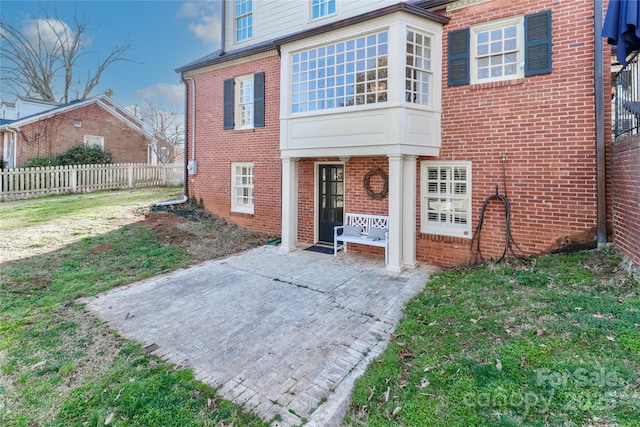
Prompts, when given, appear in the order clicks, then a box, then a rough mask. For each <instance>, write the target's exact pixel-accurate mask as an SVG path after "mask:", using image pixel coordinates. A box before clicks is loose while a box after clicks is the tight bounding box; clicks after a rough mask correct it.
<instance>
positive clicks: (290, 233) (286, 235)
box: [280, 157, 298, 252]
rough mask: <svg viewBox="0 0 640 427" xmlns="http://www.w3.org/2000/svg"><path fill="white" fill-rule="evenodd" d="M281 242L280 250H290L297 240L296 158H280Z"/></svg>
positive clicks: (292, 249) (294, 246) (293, 248)
mask: <svg viewBox="0 0 640 427" xmlns="http://www.w3.org/2000/svg"><path fill="white" fill-rule="evenodd" d="M281 239H282V243H281V244H280V250H282V251H284V252H291V251H294V250H295V249H296V242H297V241H298V159H297V158H295V157H283V158H282V236H281Z"/></svg>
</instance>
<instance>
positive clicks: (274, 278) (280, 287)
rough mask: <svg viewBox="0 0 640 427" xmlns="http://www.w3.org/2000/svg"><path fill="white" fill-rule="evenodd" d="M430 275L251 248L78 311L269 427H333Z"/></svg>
mask: <svg viewBox="0 0 640 427" xmlns="http://www.w3.org/2000/svg"><path fill="white" fill-rule="evenodd" d="M434 271H435V268H433V267H429V266H421V267H419V268H418V269H416V270H413V271H409V272H405V273H402V274H392V273H388V272H387V271H385V269H384V261H383V259H382V258H381V257H371V256H366V255H359V254H352V253H348V254H339V256H338V257H337V258H335V257H334V256H333V255H327V254H321V253H316V252H310V251H304V250H298V251H295V252H291V253H284V252H282V251H280V250H278V248H277V247H274V246H263V247H259V248H256V249H253V250H250V251H247V252H244V253H241V254H239V255H235V256H232V257H229V258H225V259H221V260H216V261H210V262H206V263H203V264H200V265H197V266H194V267H190V268H187V269H182V270H179V271H176V272H173V273H170V274H166V275H163V276H157V277H153V278H150V279H147V280H144V281H141V282H137V283H134V284H131V285H129V286H126V287H122V288H118V289H114V290H112V291H110V292H107V293H104V294H101V295H99V296H97V297H96V298H92V299H88V300H87V301H86V302H87V306H86V308H87V310H88V311H90V312H92V313H94V314H96V315H97V316H98V317H99V318H100V319H102V320H104V321H107V322H108V323H109V325H110V326H111V327H113V328H114V329H116V330H118V331H119V332H120V333H121V334H122V335H123V336H125V337H127V338H130V339H132V340H135V341H138V342H140V343H142V345H143V346H145V347H148V348H149V350H153V352H152V353H153V354H155V355H157V356H160V357H162V358H163V359H165V360H167V361H169V362H171V363H175V364H178V365H181V366H185V367H189V368H192V369H193V371H194V373H195V376H196V378H198V379H199V380H201V381H203V382H205V383H207V384H210V385H212V386H215V387H217V386H220V387H221V388H220V390H219V394H220V395H221V396H222V397H224V398H226V399H229V400H231V401H233V402H236V403H238V404H241V405H244V406H245V408H247V409H248V410H252V411H254V412H256V413H257V414H258V415H260V416H261V417H262V418H263V419H265V420H267V421H272V425H273V426H292V425H300V424H302V423H303V421H304V420H306V421H307V424H306V425H311V426H334V425H339V424H340V421H341V419H342V417H343V415H344V412H345V410H346V409H347V407H348V404H349V395H350V392H351V389H352V386H353V382H354V380H355V379H356V378H357V377H358V376H360V375H361V374H362V373H363V372H364V370H365V369H366V366H367V365H368V363H369V362H370V361H371V359H372V358H374V357H375V356H377V355H378V354H380V353H381V351H382V350H383V349H384V348H385V346H386V344H387V342H388V338H389V334H390V333H391V332H393V330H394V329H395V327H396V326H397V324H398V322H399V320H400V319H401V317H402V308H403V307H404V305H405V304H406V303H407V301H409V299H410V298H412V297H413V296H415V295H416V294H417V293H418V292H419V291H420V290H421V289H422V288H423V287H424V285H425V283H426V282H427V280H428V278H429V275H430V274H431V273H432V272H434Z"/></svg>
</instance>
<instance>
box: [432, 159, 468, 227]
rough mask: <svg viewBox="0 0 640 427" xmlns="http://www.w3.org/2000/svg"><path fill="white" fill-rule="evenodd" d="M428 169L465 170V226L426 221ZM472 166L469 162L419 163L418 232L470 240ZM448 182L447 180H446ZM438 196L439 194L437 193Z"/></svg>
mask: <svg viewBox="0 0 640 427" xmlns="http://www.w3.org/2000/svg"><path fill="white" fill-rule="evenodd" d="M429 167H447V168H455V167H462V168H465V169H466V180H465V186H466V206H465V209H466V220H467V222H466V224H455V223H449V222H447V223H444V224H443V223H438V224H436V223H433V222H430V221H429V219H428V214H427V203H426V201H425V200H426V199H427V197H429V193H428V182H427V170H428V168H429ZM471 176H472V165H471V162H469V161H437V160H436V161H431V160H423V161H421V162H420V232H422V233H425V234H438V235H442V236H451V237H462V238H465V239H471V237H472V233H471V222H472V218H471V200H472V197H473V192H472V188H471V183H472V179H471ZM447 181H448V180H447ZM438 194H440V193H438ZM445 194H446V193H445Z"/></svg>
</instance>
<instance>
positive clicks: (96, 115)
mask: <svg viewBox="0 0 640 427" xmlns="http://www.w3.org/2000/svg"><path fill="white" fill-rule="evenodd" d="M77 120H79V121H81V122H82V126H81V127H75V126H74V123H75V122H76V121H77ZM85 135H95V136H103V137H104V149H105V150H106V151H109V152H110V153H111V154H112V155H113V162H114V163H146V162H147V146H148V144H150V143H151V141H150V140H149V139H148V138H147V137H146V136H144V135H143V134H142V133H140V132H139V131H137V130H134V129H133V128H131V127H130V126H128V125H127V124H125V123H124V122H123V121H122V120H120V119H118V118H117V117H116V116H114V115H112V114H111V113H109V112H108V111H106V110H105V109H103V108H101V107H100V106H98V105H96V104H90V105H87V106H85V107H82V108H78V109H76V110H72V111H68V112H65V113H60V114H58V115H56V116H53V117H51V118H47V119H44V120H40V121H38V122H35V123H32V124H29V125H25V126H21V132H18V141H17V144H16V145H17V147H16V151H17V156H16V164H17V165H18V166H20V165H21V164H23V163H24V162H25V161H27V160H28V159H30V158H32V157H36V156H43V157H55V156H57V155H58V154H61V153H63V152H64V151H66V150H68V149H69V148H71V147H73V146H76V145H80V144H84V136H85Z"/></svg>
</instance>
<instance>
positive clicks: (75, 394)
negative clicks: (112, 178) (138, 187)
mask: <svg viewBox="0 0 640 427" xmlns="http://www.w3.org/2000/svg"><path fill="white" fill-rule="evenodd" d="M167 195H169V194H168V193H167V190H166V189H165V190H156V191H155V192H153V191H151V192H149V191H148V190H146V191H143V192H128V193H127V194H126V195H125V196H124V197H123V196H122V195H121V194H120V195H119V194H117V193H111V192H107V193H99V194H91V195H84V196H62V197H54V198H46V199H42V200H40V201H34V200H31V201H27V202H12V203H13V205H11V204H9V205H4V206H3V209H2V211H0V232H3V233H17V235H19V233H28V229H25V227H26V225H25V224H42V223H46V222H47V221H54V220H60V217H63V218H65V219H66V220H68V221H74V220H75V219H76V218H78V217H82V218H86V217H88V216H91V217H99V216H100V215H102V216H105V219H106V218H107V217H108V216H109V215H111V214H112V211H113V210H114V208H115V210H116V211H117V210H118V203H120V205H119V206H120V208H121V207H123V206H128V207H131V205H132V204H133V205H136V204H140V203H147V204H151V203H152V201H158V200H166V199H167V197H166V196H167ZM117 200H119V202H118V201H117ZM11 206H13V207H16V208H15V209H9V208H10V207H11ZM94 219H95V220H96V221H98V222H99V220H100V218H97V219H96V218H94ZM192 262H194V260H193V258H192V257H191V256H190V255H189V254H188V253H187V252H185V251H184V250H182V249H180V248H177V247H172V246H169V245H165V244H162V243H160V242H159V241H158V240H157V239H156V237H155V236H154V234H153V231H152V230H151V229H149V228H147V227H144V226H142V225H139V224H135V223H132V224H129V225H125V226H123V227H120V228H118V229H116V230H113V231H110V232H107V233H105V234H101V235H99V236H95V237H85V238H81V239H80V240H78V241H77V242H75V243H72V244H69V245H66V246H63V247H61V248H59V249H57V250H55V251H53V252H48V253H45V254H40V255H38V256H34V257H30V258H22V259H19V260H15V261H12V262H6V263H4V264H3V265H2V266H1V268H2V270H1V275H0V301H2V304H1V306H0V425H2V426H24V427H35V426H39V427H43V426H65V427H66V426H103V425H111V426H161V425H164V426H209V425H210V426H218V425H219V426H223V425H225V426H229V425H235V426H260V425H265V424H264V423H263V422H262V421H261V420H259V419H258V418H257V417H254V416H251V415H249V414H246V413H245V412H243V411H242V409H240V408H238V407H237V406H235V405H232V404H230V403H229V402H226V401H224V400H222V399H220V398H219V397H217V396H216V395H215V390H214V389H212V388H211V387H208V386H205V385H203V384H202V383H200V382H198V381H195V380H194V379H193V375H192V373H191V372H190V371H189V370H185V369H178V368H176V367H175V366H172V365H170V364H168V363H165V362H163V361H161V360H160V359H158V358H156V357H153V356H150V355H148V354H147V352H146V351H145V350H144V349H143V348H141V347H140V346H139V345H138V344H135V343H132V342H130V341H127V340H124V339H122V338H120V337H119V336H117V334H115V333H114V332H112V331H110V330H109V329H108V328H107V326H106V325H104V324H102V323H101V322H99V321H98V320H96V319H95V318H93V317H92V316H90V315H88V314H86V313H85V312H84V311H83V307H82V305H81V304H78V303H77V302H76V299H77V298H78V297H83V296H90V295H95V294H97V293H99V292H101V291H104V290H107V289H111V288H113V287H116V286H120V285H124V284H128V283H132V282H134V281H136V280H140V279H143V278H145V277H150V276H153V275H155V274H159V273H163V272H167V271H170V270H174V269H177V268H181V267H184V266H187V265H189V264H191V263H192Z"/></svg>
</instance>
